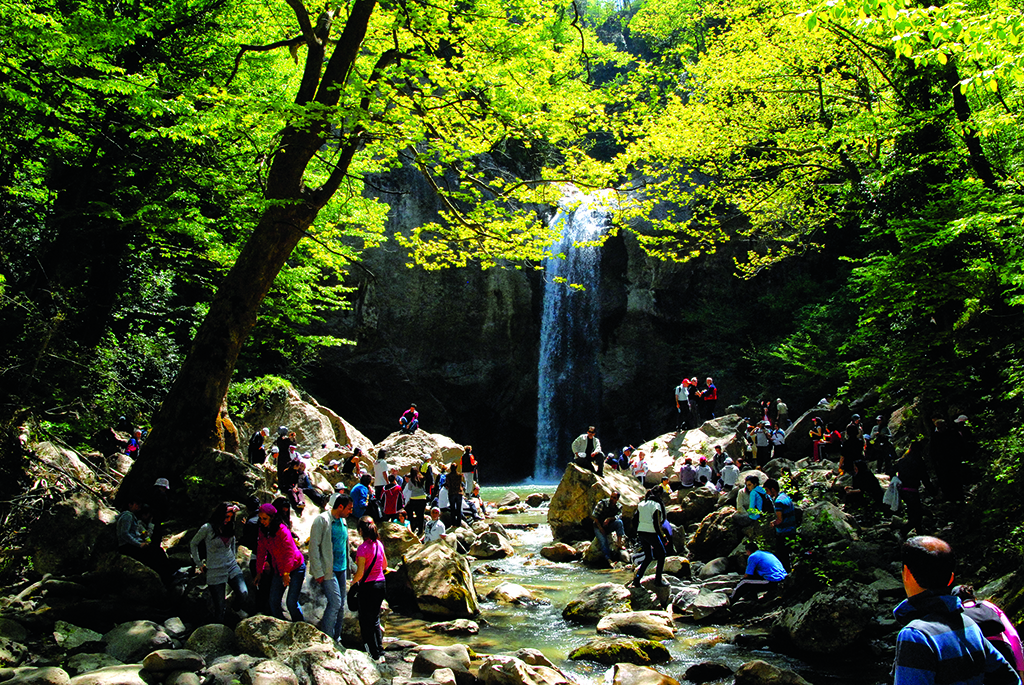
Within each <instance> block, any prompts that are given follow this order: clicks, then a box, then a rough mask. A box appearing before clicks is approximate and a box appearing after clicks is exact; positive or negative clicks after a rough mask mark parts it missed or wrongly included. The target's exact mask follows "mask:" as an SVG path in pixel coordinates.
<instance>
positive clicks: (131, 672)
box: [71, 664, 146, 685]
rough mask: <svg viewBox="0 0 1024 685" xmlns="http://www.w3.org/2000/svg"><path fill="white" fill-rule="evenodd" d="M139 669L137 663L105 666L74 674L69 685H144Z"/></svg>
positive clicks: (140, 667)
mask: <svg viewBox="0 0 1024 685" xmlns="http://www.w3.org/2000/svg"><path fill="white" fill-rule="evenodd" d="M141 671H142V666H140V665H139V664H122V665H120V666H107V667H106V668H101V669H99V670H96V671H89V672H88V673H83V674H81V675H76V676H75V677H74V678H72V679H71V685H146V681H145V680H143V679H142V674H141Z"/></svg>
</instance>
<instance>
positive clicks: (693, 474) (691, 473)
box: [679, 457, 697, 490]
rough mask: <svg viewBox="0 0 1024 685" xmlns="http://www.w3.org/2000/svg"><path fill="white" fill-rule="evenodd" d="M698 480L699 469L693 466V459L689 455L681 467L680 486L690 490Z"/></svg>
mask: <svg viewBox="0 0 1024 685" xmlns="http://www.w3.org/2000/svg"><path fill="white" fill-rule="evenodd" d="M696 482H697V469H695V468H693V459H691V458H690V457H687V458H686V459H684V460H683V465H682V466H680V467H679V487H681V488H683V489H684V490H689V489H690V488H692V487H693V486H694V485H695V484H696Z"/></svg>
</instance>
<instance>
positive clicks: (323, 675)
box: [283, 638, 390, 685]
mask: <svg viewBox="0 0 1024 685" xmlns="http://www.w3.org/2000/svg"><path fill="white" fill-rule="evenodd" d="M328 639H329V638H328ZM283 663H284V664H285V665H286V666H288V667H290V668H291V669H292V670H293V671H294V672H295V674H296V675H297V676H298V679H299V681H300V682H302V683H309V685H372V684H373V683H375V682H377V681H378V680H380V678H381V677H382V676H385V673H386V672H387V670H388V667H385V666H384V665H381V666H380V667H378V666H377V664H375V663H374V662H373V660H371V659H370V655H369V654H367V653H366V652H363V651H361V650H355V649H346V650H343V651H338V650H337V649H335V648H334V646H333V645H332V646H330V647H328V646H325V645H314V646H312V647H307V648H306V649H301V650H299V651H297V652H293V653H292V654H291V655H290V656H289V657H288V658H287V659H285V660H284V661H283ZM387 679H388V680H390V678H387Z"/></svg>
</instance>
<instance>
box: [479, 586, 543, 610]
mask: <svg viewBox="0 0 1024 685" xmlns="http://www.w3.org/2000/svg"><path fill="white" fill-rule="evenodd" d="M487 599H489V600H492V601H495V602H498V603H499V604H516V605H519V606H524V605H530V604H549V603H550V602H548V601H547V600H542V599H540V598H539V597H537V595H535V594H534V593H533V592H531V591H530V590H527V589H526V588H524V587H523V586H522V585H516V584H515V583H502V584H501V585H499V586H498V587H496V588H494V589H493V590H491V591H490V592H488V593H487Z"/></svg>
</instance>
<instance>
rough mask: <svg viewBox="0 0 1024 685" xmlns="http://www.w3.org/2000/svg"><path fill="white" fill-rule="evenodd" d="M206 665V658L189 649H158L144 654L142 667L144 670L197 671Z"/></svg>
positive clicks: (164, 671)
mask: <svg viewBox="0 0 1024 685" xmlns="http://www.w3.org/2000/svg"><path fill="white" fill-rule="evenodd" d="M205 667H206V660H205V659H203V657H201V656H200V655H198V654H196V653H195V652H193V651H192V650H190V649H158V650H156V651H154V652H150V653H149V654H147V655H146V658H145V659H143V660H142V668H143V669H144V670H146V671H156V672H158V673H167V672H169V671H198V670H199V669H201V668H205Z"/></svg>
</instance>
